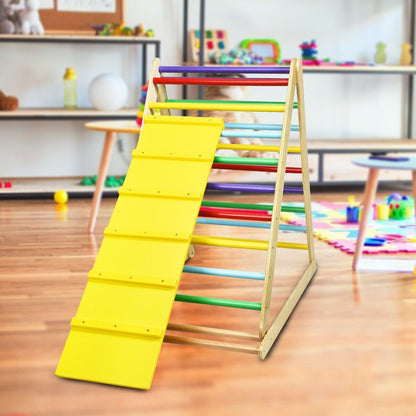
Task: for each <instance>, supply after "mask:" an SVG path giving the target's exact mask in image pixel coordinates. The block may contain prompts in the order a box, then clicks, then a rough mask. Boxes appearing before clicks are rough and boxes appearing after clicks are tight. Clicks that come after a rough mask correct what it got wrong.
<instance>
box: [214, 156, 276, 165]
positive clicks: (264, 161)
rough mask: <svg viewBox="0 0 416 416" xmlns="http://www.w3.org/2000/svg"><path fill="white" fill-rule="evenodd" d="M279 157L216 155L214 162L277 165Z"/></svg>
mask: <svg viewBox="0 0 416 416" xmlns="http://www.w3.org/2000/svg"><path fill="white" fill-rule="evenodd" d="M278 162H279V159H273V158H257V157H231V156H215V158H214V163H235V164H240V165H262V166H277V165H278Z"/></svg>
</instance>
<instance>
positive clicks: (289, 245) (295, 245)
mask: <svg viewBox="0 0 416 416" xmlns="http://www.w3.org/2000/svg"><path fill="white" fill-rule="evenodd" d="M277 247H280V248H295V249H297V250H307V249H308V245H307V244H299V243H282V242H280V241H279V242H278V243H277Z"/></svg>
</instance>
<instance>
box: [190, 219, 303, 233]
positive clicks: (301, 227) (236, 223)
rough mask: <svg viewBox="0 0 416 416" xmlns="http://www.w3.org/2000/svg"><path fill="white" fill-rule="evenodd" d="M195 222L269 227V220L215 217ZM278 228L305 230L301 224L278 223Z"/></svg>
mask: <svg viewBox="0 0 416 416" xmlns="http://www.w3.org/2000/svg"><path fill="white" fill-rule="evenodd" d="M196 222H197V224H209V225H228V226H231V227H251V228H266V229H270V223H269V222H256V221H235V220H220V219H217V218H198V219H197V221H196ZM279 230H282V231H297V232H302V231H303V232H306V227H305V226H303V225H291V224H279Z"/></svg>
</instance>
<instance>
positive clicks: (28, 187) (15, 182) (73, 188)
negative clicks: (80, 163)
mask: <svg viewBox="0 0 416 416" xmlns="http://www.w3.org/2000/svg"><path fill="white" fill-rule="evenodd" d="M0 179H1V181H2V182H4V181H6V180H7V181H11V182H12V187H11V188H0V199H7V198H12V197H13V196H20V195H38V196H51V198H52V197H53V194H54V193H55V192H56V191H57V190H58V189H64V190H65V191H66V192H68V194H69V195H70V196H71V195H72V196H74V195H83V196H92V195H93V193H94V190H95V186H94V185H88V186H85V185H79V183H80V181H81V179H82V177H73V178H0ZM103 193H104V195H111V196H117V194H118V188H107V187H104V192H103Z"/></svg>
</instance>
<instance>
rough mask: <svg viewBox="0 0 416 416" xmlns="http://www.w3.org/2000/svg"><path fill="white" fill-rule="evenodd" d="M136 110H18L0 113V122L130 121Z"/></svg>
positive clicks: (135, 115) (134, 116) (133, 117)
mask: <svg viewBox="0 0 416 416" xmlns="http://www.w3.org/2000/svg"><path fill="white" fill-rule="evenodd" d="M137 111H138V110H137V108H124V109H121V110H117V111H101V110H95V109H93V108H77V109H74V110H71V109H64V108H21V109H20V108H19V109H18V110H16V111H0V120H104V119H105V120H108V119H122V120H132V119H136V117H137Z"/></svg>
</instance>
